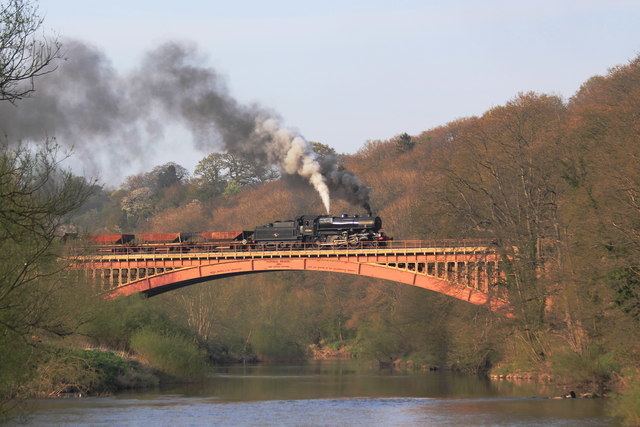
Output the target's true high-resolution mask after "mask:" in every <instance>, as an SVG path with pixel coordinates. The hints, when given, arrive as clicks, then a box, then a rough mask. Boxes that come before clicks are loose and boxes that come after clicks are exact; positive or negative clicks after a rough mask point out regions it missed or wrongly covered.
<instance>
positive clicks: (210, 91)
mask: <svg viewBox="0 0 640 427" xmlns="http://www.w3.org/2000/svg"><path fill="white" fill-rule="evenodd" d="M65 48H66V52H67V53H66V56H67V57H68V59H66V60H65V61H64V62H62V63H61V64H60V67H59V69H58V70H56V71H55V72H54V73H52V74H50V75H47V76H44V77H42V78H40V79H39V81H37V82H36V90H37V92H36V94H35V96H34V97H33V98H30V99H25V100H23V101H22V102H20V103H19V104H17V105H16V106H13V105H6V103H5V104H0V129H2V131H3V132H4V133H5V134H6V137H7V139H8V140H10V141H11V140H13V141H39V140H42V139H43V138H45V137H51V136H55V137H56V139H57V141H58V143H60V144H63V145H68V146H73V147H74V150H75V151H76V152H77V153H78V154H79V157H80V158H81V161H84V162H85V163H89V164H90V163H91V162H92V161H93V160H92V159H93V158H94V157H95V155H96V153H103V154H106V155H108V156H109V157H110V159H111V161H112V162H114V163H115V164H119V163H123V162H126V160H127V159H129V158H136V157H137V156H140V155H143V154H144V153H145V152H146V151H148V150H149V147H150V146H152V144H150V143H149V141H155V140H157V139H159V138H162V137H163V135H164V133H165V130H166V129H167V127H168V126H170V125H176V124H177V125H181V126H183V127H185V128H186V129H187V130H188V131H189V132H190V133H191V135H192V136H193V141H194V143H195V145H196V148H198V149H199V150H201V151H203V152H211V151H214V150H217V149H220V148H222V149H224V150H226V151H228V152H230V153H234V154H239V155H242V156H245V157H246V158H249V159H252V160H253V161H256V162H262V163H265V164H270V165H274V166H277V167H278V168H279V169H280V170H281V172H282V173H283V174H289V175H298V176H300V177H302V178H304V179H305V180H306V181H307V182H308V183H309V184H310V185H312V186H313V188H315V190H316V191H317V192H318V193H319V195H320V198H321V200H322V202H323V204H324V206H325V209H326V210H327V213H328V212H329V211H330V207H331V206H330V193H333V195H334V196H335V197H339V198H342V199H345V200H347V201H349V202H350V203H353V204H357V205H359V206H361V207H363V208H365V209H366V210H367V211H368V212H370V206H369V191H370V190H369V188H368V187H366V186H365V185H363V183H362V182H361V181H360V180H359V179H358V177H356V176H355V175H353V174H352V173H350V172H348V171H346V170H344V169H343V168H341V167H340V166H339V165H338V163H337V160H336V159H335V158H334V157H325V158H322V159H321V160H320V159H319V157H318V156H317V155H316V153H315V152H314V151H313V148H312V146H311V144H309V143H308V142H307V140H305V138H304V137H303V136H302V135H300V134H299V133H297V132H295V131H293V130H290V129H287V128H285V127H284V126H283V125H282V121H281V119H280V118H279V116H278V115H277V114H276V113H274V112H273V111H270V110H268V109H266V108H264V107H262V106H260V105H256V104H250V105H244V104H241V103H239V102H238V101H237V100H236V99H234V98H233V97H232V96H231V95H230V94H229V91H228V88H227V86H226V84H225V82H224V80H223V79H222V78H221V77H220V75H219V74H218V73H217V72H216V70H215V69H213V68H211V67H209V66H207V65H206V64H205V63H204V60H203V58H202V57H201V56H200V55H199V54H198V52H197V50H196V49H195V47H194V46H192V45H189V44H182V43H176V42H170V43H165V44H163V45H161V46H159V47H158V48H156V49H154V50H152V51H150V52H148V53H147V54H146V55H145V56H144V58H143V59H142V61H141V63H140V65H139V66H138V67H137V68H136V69H134V70H133V71H132V72H130V73H127V74H125V75H122V74H119V73H118V72H116V71H115V69H114V68H113V67H112V65H111V63H110V61H109V60H108V58H107V57H106V56H105V55H104V53H102V52H101V51H100V50H98V49H97V48H95V47H93V46H90V45H87V44H85V43H83V42H80V41H68V42H67V43H65ZM114 156H118V157H117V158H115V159H114Z"/></svg>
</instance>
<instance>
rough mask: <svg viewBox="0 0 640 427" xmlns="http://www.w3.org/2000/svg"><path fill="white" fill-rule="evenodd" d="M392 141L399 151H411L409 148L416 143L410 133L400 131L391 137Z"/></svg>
mask: <svg viewBox="0 0 640 427" xmlns="http://www.w3.org/2000/svg"><path fill="white" fill-rule="evenodd" d="M392 141H393V143H394V144H395V145H396V149H397V150H398V151H400V152H401V153H404V152H406V151H411V149H412V148H413V147H414V146H415V145H416V143H415V141H414V140H413V138H411V135H409V134H408V133H406V132H403V133H401V134H400V135H397V136H395V137H394V138H393V139H392Z"/></svg>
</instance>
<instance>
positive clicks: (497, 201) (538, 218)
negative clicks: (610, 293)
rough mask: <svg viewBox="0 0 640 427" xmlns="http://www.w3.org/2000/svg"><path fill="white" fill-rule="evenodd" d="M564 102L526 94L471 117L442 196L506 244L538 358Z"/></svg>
mask: <svg viewBox="0 0 640 427" xmlns="http://www.w3.org/2000/svg"><path fill="white" fill-rule="evenodd" d="M564 115H565V106H564V105H563V104H562V101H561V100H560V99H558V98H556V97H552V96H544V95H537V94H533V93H527V94H522V95H520V96H518V97H517V98H516V99H514V100H513V101H511V102H509V103H508V104H507V105H506V106H504V107H497V108H494V109H493V110H490V111H489V112H487V113H486V114H485V115H484V116H483V117H481V118H480V119H478V120H475V121H474V122H471V123H468V124H467V126H466V128H465V129H464V130H463V131H462V132H460V133H459V134H458V135H457V137H456V138H457V139H456V140H455V141H452V143H453V144H454V146H453V150H454V151H453V152H452V153H449V155H448V159H446V160H444V161H445V164H446V166H445V173H446V175H447V179H448V194H443V195H442V197H443V198H444V199H445V200H447V201H448V202H449V203H450V204H451V206H452V207H453V208H454V211H455V212H456V214H461V215H462V217H463V218H465V220H466V221H467V223H468V226H469V229H471V230H473V229H475V230H480V231H482V232H483V233H485V234H489V235H491V236H492V237H494V238H495V239H496V241H498V242H500V250H501V252H502V264H503V269H504V272H505V274H506V285H507V288H508V291H509V300H510V302H511V303H512V304H513V305H514V306H515V308H516V310H518V314H517V316H518V320H519V321H520V322H522V329H521V331H523V336H524V339H525V340H526V341H527V342H528V343H529V344H530V348H531V353H532V356H533V357H534V359H535V358H539V357H540V354H544V350H543V349H542V348H541V346H542V344H541V343H540V339H539V338H540V335H539V332H540V330H541V327H542V326H543V323H544V314H545V304H546V301H547V299H546V297H547V296H548V288H547V283H545V281H544V275H543V274H542V273H543V270H542V269H543V267H544V265H543V263H542V262H543V260H542V256H541V255H542V254H541V253H540V242H541V241H543V240H546V239H550V240H551V241H554V240H556V239H557V237H558V235H557V233H558V229H559V217H558V201H557V195H558V192H559V186H560V173H559V170H558V167H557V162H556V161H555V159H556V158H557V152H558V149H559V147H561V146H562V144H561V142H562V132H561V131H562V125H563V118H564Z"/></svg>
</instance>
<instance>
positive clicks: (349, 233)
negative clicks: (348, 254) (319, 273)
mask: <svg viewBox="0 0 640 427" xmlns="http://www.w3.org/2000/svg"><path fill="white" fill-rule="evenodd" d="M386 240H388V237H387V236H386V235H385V234H384V232H383V231H382V219H381V218H380V217H378V216H377V217H372V216H369V215H368V216H364V217H360V216H358V215H353V216H349V215H347V214H342V215H341V216H339V217H334V216H328V215H320V216H314V215H303V216H301V217H298V218H296V219H295V220H293V221H276V222H272V223H269V224H265V225H262V226H259V227H256V229H255V230H254V232H253V235H252V241H253V242H255V243H283V244H286V243H293V242H300V243H315V244H318V245H355V244H359V243H360V242H382V241H386Z"/></svg>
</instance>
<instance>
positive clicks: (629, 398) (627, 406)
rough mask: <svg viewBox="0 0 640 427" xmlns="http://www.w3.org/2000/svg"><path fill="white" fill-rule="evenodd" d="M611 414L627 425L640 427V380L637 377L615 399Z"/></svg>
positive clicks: (612, 403)
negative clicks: (639, 426) (638, 426)
mask: <svg viewBox="0 0 640 427" xmlns="http://www.w3.org/2000/svg"><path fill="white" fill-rule="evenodd" d="M611 412H612V413H613V415H615V416H617V417H619V418H621V419H622V422H623V423H624V424H626V425H632V426H637V425H640V380H639V379H638V378H637V377H636V378H634V379H633V380H632V381H631V382H630V383H629V384H628V385H627V387H626V388H625V390H624V391H623V392H622V393H620V394H618V395H617V396H616V397H615V399H613V401H612V402H611Z"/></svg>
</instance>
